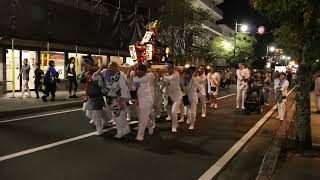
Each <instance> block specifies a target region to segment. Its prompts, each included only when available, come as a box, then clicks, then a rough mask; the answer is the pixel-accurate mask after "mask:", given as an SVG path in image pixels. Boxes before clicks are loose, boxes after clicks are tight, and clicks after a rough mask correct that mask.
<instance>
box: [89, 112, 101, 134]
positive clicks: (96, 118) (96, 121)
mask: <svg viewBox="0 0 320 180" xmlns="http://www.w3.org/2000/svg"><path fill="white" fill-rule="evenodd" d="M105 113H106V112H105V111H104V110H87V112H86V115H87V117H88V118H90V119H92V120H93V122H94V125H95V126H96V130H97V132H99V133H101V132H102V131H103V127H104V124H105V121H106V119H105V118H106V114H105Z"/></svg>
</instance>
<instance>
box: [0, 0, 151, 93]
mask: <svg viewBox="0 0 320 180" xmlns="http://www.w3.org/2000/svg"><path fill="white" fill-rule="evenodd" d="M119 2H120V1H118V0H108V1H94V0H92V1H91V0H28V1H17V0H1V1H0V91H1V92H4V93H6V92H10V91H12V90H15V91H19V90H21V84H22V80H21V79H17V77H18V75H19V72H20V69H21V67H22V61H23V59H28V61H29V64H30V65H31V71H30V77H33V70H34V68H35V64H36V63H40V64H41V68H42V69H43V70H46V68H47V65H48V61H49V60H53V61H55V65H56V69H57V70H58V71H59V73H60V78H61V79H64V78H66V74H65V70H66V66H67V64H68V59H69V58H70V57H75V58H76V59H77V65H76V67H77V71H81V67H82V65H83V63H82V61H81V57H82V56H87V55H91V56H92V57H93V58H94V59H95V63H97V64H99V65H101V64H107V63H108V62H110V61H117V62H119V63H125V62H126V61H130V58H129V56H130V55H129V52H128V45H129V43H131V42H132V41H136V39H140V38H141V37H139V35H136V34H134V33H135V32H136V30H137V29H135V28H136V27H137V26H136V25H138V26H139V27H141V29H139V30H140V31H141V34H142V35H143V33H144V30H145V28H144V26H143V25H144V24H145V21H144V19H145V17H146V15H147V13H148V11H146V10H145V9H146V8H148V9H149V12H153V11H152V10H151V8H155V7H147V5H148V4H145V3H143V2H144V1H142V0H139V1H134V0H121V4H119ZM120 5H121V9H120V8H119V7H120ZM136 7H138V8H139V13H140V14H138V13H137V12H136V11H135V8H136ZM149 15H150V16H153V13H150V14H149ZM150 16H149V17H150ZM123 17H125V18H128V21H127V22H123V19H122V18H123ZM129 17H133V18H136V17H138V18H140V19H139V21H138V22H134V23H133V25H131V26H130V23H131V22H132V21H131V19H129ZM134 20H135V19H134ZM13 80H14V81H15V87H12V85H13V83H12V81H13ZM33 82H34V81H33V78H30V82H29V83H30V84H29V87H31V89H32V88H33V87H34V83H33Z"/></svg>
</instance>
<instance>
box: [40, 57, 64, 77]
mask: <svg viewBox="0 0 320 180" xmlns="http://www.w3.org/2000/svg"><path fill="white" fill-rule="evenodd" d="M49 54H50V57H49V61H51V60H53V61H54V64H55V68H56V70H57V71H58V72H59V77H60V78H61V79H62V78H64V77H65V72H64V71H65V70H64V52H56V51H51V52H50V53H49ZM42 58H43V60H42ZM49 61H47V52H42V53H41V63H43V70H44V72H46V71H47V69H48V66H49ZM41 65H42V64H41Z"/></svg>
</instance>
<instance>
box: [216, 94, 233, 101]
mask: <svg viewBox="0 0 320 180" xmlns="http://www.w3.org/2000/svg"><path fill="white" fill-rule="evenodd" d="M235 95H236V94H229V95H226V96H222V97H219V98H218V100H220V99H224V98H227V97H230V96H235Z"/></svg>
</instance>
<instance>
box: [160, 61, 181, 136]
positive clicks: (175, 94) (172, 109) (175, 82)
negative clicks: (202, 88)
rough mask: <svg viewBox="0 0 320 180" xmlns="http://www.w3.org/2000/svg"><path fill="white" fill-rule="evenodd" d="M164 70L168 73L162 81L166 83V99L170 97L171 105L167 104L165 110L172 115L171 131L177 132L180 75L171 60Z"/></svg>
mask: <svg viewBox="0 0 320 180" xmlns="http://www.w3.org/2000/svg"><path fill="white" fill-rule="evenodd" d="M165 67H166V70H167V72H168V75H166V76H163V81H164V82H165V83H167V87H166V93H167V95H168V99H171V101H172V103H171V104H172V105H168V106H167V107H168V109H167V112H168V114H171V117H172V129H171V130H172V132H177V128H178V108H180V105H181V101H182V91H181V88H180V75H179V73H178V72H177V71H175V69H174V64H173V62H171V61H168V62H167V63H166V66H165Z"/></svg>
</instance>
